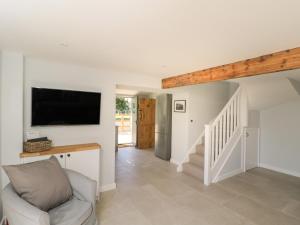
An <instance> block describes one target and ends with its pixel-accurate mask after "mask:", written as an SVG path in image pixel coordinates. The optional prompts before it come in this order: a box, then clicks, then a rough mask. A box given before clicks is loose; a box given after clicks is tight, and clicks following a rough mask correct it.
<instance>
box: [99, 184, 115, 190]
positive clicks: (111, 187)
mask: <svg viewBox="0 0 300 225" xmlns="http://www.w3.org/2000/svg"><path fill="white" fill-rule="evenodd" d="M116 188H117V184H116V183H112V184H108V185H104V186H102V187H101V188H100V192H105V191H110V190H114V189H116Z"/></svg>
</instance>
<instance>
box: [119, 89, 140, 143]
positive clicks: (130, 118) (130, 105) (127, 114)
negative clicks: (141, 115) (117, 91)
mask: <svg viewBox="0 0 300 225" xmlns="http://www.w3.org/2000/svg"><path fill="white" fill-rule="evenodd" d="M136 99H137V98H136V96H121V95H118V96H117V98H116V115H115V125H116V131H117V144H118V146H119V147H122V146H123V147H126V146H135V145H136V130H137V127H136V118H137V100H136Z"/></svg>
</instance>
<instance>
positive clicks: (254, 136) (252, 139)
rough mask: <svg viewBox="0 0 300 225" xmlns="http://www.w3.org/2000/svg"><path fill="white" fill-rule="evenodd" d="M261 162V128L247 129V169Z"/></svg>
mask: <svg viewBox="0 0 300 225" xmlns="http://www.w3.org/2000/svg"><path fill="white" fill-rule="evenodd" d="M258 162H259V128H247V129H246V152H245V167H246V170H249V169H252V168H255V167H258Z"/></svg>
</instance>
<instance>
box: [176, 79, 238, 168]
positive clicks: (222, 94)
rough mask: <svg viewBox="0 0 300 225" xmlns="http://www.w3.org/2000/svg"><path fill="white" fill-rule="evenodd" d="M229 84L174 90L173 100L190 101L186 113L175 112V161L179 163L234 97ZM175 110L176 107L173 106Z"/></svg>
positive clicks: (210, 84)
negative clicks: (206, 125)
mask: <svg viewBox="0 0 300 225" xmlns="http://www.w3.org/2000/svg"><path fill="white" fill-rule="evenodd" d="M233 88H234V87H233V86H232V85H231V84H230V83H228V82H215V83H209V84H202V85H195V86H190V87H184V88H177V89H173V90H171V91H172V93H173V104H174V100H187V112H186V113H176V112H174V110H173V114H172V117H173V122H172V125H173V127H172V160H173V161H174V162H177V163H180V162H182V160H183V159H184V156H185V154H186V152H187V151H188V149H189V148H190V147H192V146H193V144H194V143H195V141H196V140H197V139H198V137H199V136H200V135H201V133H202V132H203V131H204V125H205V124H208V123H209V122H210V121H211V120H212V119H214V118H215V117H216V116H217V115H218V113H219V112H220V111H221V110H222V108H223V107H224V105H225V104H226V103H227V101H228V100H229V99H230V97H231V94H233V91H232V89H233ZM173 109H174V106H173Z"/></svg>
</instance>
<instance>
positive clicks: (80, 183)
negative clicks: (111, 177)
mask: <svg viewBox="0 0 300 225" xmlns="http://www.w3.org/2000/svg"><path fill="white" fill-rule="evenodd" d="M66 173H67V175H68V177H69V180H70V183H71V186H72V188H73V197H72V198H71V199H70V200H69V201H68V202H66V203H64V204H62V205H60V206H58V207H56V208H54V209H51V210H50V211H49V212H44V211H42V210H40V209H38V208H36V207H34V206H33V205H31V204H29V203H28V202H26V201H25V200H23V199H22V198H20V197H19V196H18V195H17V193H16V192H15V191H14V189H13V188H12V186H11V185H10V184H8V185H7V186H6V187H5V189H4V191H3V196H2V201H3V211H4V215H5V216H6V218H7V220H8V222H9V224H10V225H50V224H51V225H97V224H98V223H97V219H96V214H95V207H96V206H95V205H96V189H97V188H96V187H97V183H96V181H93V180H91V179H89V178H88V177H86V176H83V175H81V174H79V173H77V172H75V171H71V170H66Z"/></svg>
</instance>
